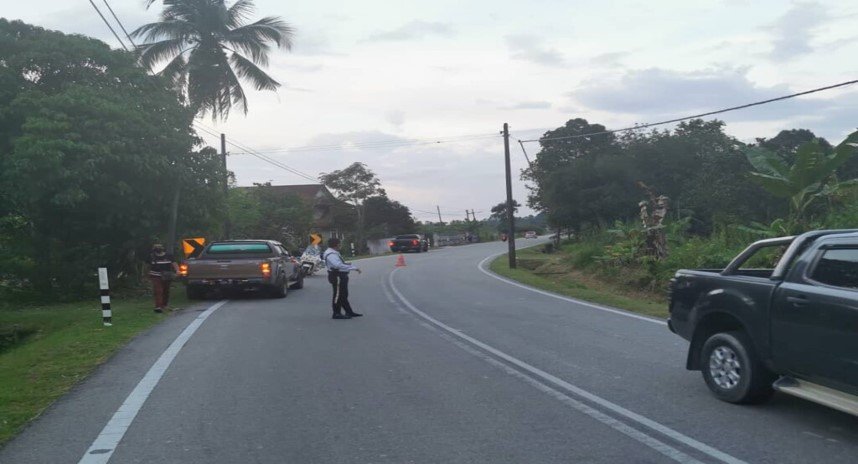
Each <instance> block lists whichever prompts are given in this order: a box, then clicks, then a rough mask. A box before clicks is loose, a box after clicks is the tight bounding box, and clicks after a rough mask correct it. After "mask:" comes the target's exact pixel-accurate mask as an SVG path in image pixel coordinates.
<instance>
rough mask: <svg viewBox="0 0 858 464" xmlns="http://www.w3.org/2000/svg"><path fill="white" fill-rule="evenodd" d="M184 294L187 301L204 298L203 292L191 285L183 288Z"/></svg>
mask: <svg viewBox="0 0 858 464" xmlns="http://www.w3.org/2000/svg"><path fill="white" fill-rule="evenodd" d="M185 294H186V295H187V296H188V299H189V300H202V299H203V297H205V296H206V293H205V290H203V289H202V288H199V287H196V286H193V285H188V286H187V287H185Z"/></svg>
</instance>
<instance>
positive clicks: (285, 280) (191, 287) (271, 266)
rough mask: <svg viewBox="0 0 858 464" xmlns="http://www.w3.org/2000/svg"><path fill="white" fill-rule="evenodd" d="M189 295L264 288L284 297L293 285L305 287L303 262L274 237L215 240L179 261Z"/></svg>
mask: <svg viewBox="0 0 858 464" xmlns="http://www.w3.org/2000/svg"><path fill="white" fill-rule="evenodd" d="M179 275H180V277H183V278H184V279H185V281H186V285H187V287H186V289H187V293H188V298H189V299H192V300H193V299H200V298H203V297H204V296H205V295H206V293H208V291H209V290H215V289H217V290H230V291H260V292H266V293H269V294H271V295H272V296H274V297H276V298H284V297H285V296H286V295H287V294H288V292H289V288H295V289H299V288H303V287H304V273H303V272H302V270H301V266H300V264H299V263H298V262H297V260H295V259H294V258H293V257H292V256H291V255H290V254H289V252H288V251H286V249H285V248H283V245H281V244H280V243H279V242H275V241H272V240H229V241H222V242H213V243H211V244H209V245H208V246H206V247H205V249H204V250H203V251H202V253H201V254H200V256H199V257H197V258H196V259H193V260H188V261H187V262H186V263H182V264H181V265H179Z"/></svg>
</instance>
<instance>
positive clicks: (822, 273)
mask: <svg viewBox="0 0 858 464" xmlns="http://www.w3.org/2000/svg"><path fill="white" fill-rule="evenodd" d="M810 278H811V279H813V280H815V281H817V282H819V283H822V284H825V285H831V286H834V287H843V288H849V289H858V249H856V248H841V249H831V250H825V251H824V252H823V254H822V256H821V257H820V258H819V261H817V263H816V267H815V268H814V269H813V272H812V273H811V274H810Z"/></svg>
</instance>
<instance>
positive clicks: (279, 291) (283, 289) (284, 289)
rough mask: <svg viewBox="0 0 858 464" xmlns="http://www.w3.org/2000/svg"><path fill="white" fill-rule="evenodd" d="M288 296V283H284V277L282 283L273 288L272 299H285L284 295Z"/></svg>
mask: <svg viewBox="0 0 858 464" xmlns="http://www.w3.org/2000/svg"><path fill="white" fill-rule="evenodd" d="M288 294H289V283H288V282H287V281H286V277H283V281H282V282H281V283H280V284H279V285H277V286H276V287H274V298H286V295H288Z"/></svg>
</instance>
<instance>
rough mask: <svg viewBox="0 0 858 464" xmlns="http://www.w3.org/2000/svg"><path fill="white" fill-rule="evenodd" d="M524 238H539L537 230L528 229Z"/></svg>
mask: <svg viewBox="0 0 858 464" xmlns="http://www.w3.org/2000/svg"><path fill="white" fill-rule="evenodd" d="M524 238H538V236H537V235H536V232H534V231H532V230H528V231H527V232H525V233H524Z"/></svg>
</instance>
